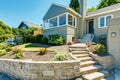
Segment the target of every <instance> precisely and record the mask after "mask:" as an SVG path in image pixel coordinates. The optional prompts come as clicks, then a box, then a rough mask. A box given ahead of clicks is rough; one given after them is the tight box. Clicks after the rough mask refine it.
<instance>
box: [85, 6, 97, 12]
mask: <svg viewBox="0 0 120 80" xmlns="http://www.w3.org/2000/svg"><path fill="white" fill-rule="evenodd" d="M95 10H97V8H96V7H95V6H92V7H91V8H88V10H87V12H92V11H95Z"/></svg>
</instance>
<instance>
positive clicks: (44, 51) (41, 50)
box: [39, 48, 47, 55]
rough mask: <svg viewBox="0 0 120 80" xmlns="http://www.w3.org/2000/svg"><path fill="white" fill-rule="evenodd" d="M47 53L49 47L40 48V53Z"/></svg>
mask: <svg viewBox="0 0 120 80" xmlns="http://www.w3.org/2000/svg"><path fill="white" fill-rule="evenodd" d="M46 53H47V48H40V49H39V55H45V54H46Z"/></svg>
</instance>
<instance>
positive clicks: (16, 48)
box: [12, 47, 22, 53]
mask: <svg viewBox="0 0 120 80" xmlns="http://www.w3.org/2000/svg"><path fill="white" fill-rule="evenodd" d="M12 51H13V53H19V52H22V50H21V49H20V48H18V47H15V48H13V49H12Z"/></svg>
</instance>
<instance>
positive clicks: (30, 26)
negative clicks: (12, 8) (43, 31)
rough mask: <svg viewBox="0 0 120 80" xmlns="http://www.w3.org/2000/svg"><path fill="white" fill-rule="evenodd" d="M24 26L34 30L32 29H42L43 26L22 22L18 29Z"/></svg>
mask: <svg viewBox="0 0 120 80" xmlns="http://www.w3.org/2000/svg"><path fill="white" fill-rule="evenodd" d="M22 24H25V25H26V26H28V28H32V27H36V28H37V27H39V28H40V27H42V26H40V25H37V24H33V23H30V22H27V21H22V22H21V24H20V25H19V27H18V28H20V27H21V25H22Z"/></svg>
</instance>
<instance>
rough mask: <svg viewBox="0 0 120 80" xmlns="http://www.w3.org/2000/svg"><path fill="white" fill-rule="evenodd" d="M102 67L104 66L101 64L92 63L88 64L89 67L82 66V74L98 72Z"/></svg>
mask: <svg viewBox="0 0 120 80" xmlns="http://www.w3.org/2000/svg"><path fill="white" fill-rule="evenodd" d="M101 69H102V66H100V65H92V66H87V67H83V68H80V72H81V74H82V75H84V74H89V73H93V72H97V71H99V70H101Z"/></svg>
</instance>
